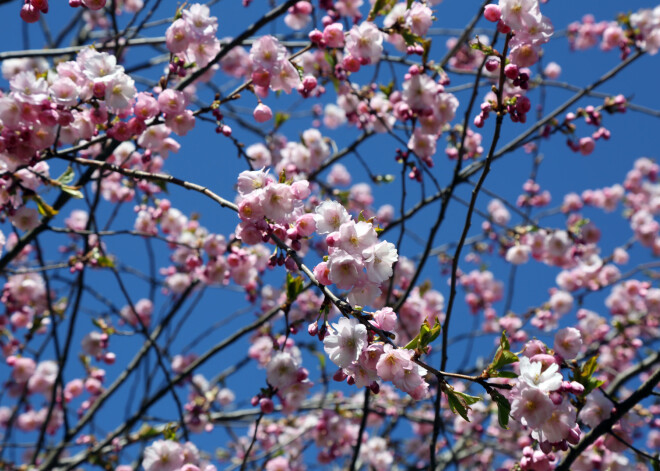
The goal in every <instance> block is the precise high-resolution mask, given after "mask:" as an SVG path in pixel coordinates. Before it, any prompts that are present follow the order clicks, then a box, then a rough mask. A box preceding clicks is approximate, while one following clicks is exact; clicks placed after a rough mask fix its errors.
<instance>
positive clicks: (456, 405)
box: [445, 390, 470, 422]
mask: <svg viewBox="0 0 660 471" xmlns="http://www.w3.org/2000/svg"><path fill="white" fill-rule="evenodd" d="M445 392H446V393H447V400H448V401H449V408H450V409H451V411H452V412H453V413H454V414H459V415H460V416H461V417H463V418H464V419H465V420H466V421H468V422H469V421H470V419H468V415H467V409H468V408H467V407H466V406H465V405H464V404H463V403H462V402H461V400H460V399H459V397H458V395H457V394H456V392H455V391H452V390H447V391H445Z"/></svg>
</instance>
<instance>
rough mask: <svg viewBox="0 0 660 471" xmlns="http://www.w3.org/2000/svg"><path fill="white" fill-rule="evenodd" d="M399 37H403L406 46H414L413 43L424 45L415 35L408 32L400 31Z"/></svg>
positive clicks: (422, 40)
mask: <svg viewBox="0 0 660 471" xmlns="http://www.w3.org/2000/svg"><path fill="white" fill-rule="evenodd" d="M401 36H402V37H403V39H404V41H406V45H407V46H414V45H415V43H420V44H422V45H423V44H424V39H423V38H421V37H420V36H417V35H416V34H413V33H411V32H410V31H408V30H403V31H401Z"/></svg>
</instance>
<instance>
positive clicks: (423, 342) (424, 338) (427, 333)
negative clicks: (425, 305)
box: [403, 319, 442, 351]
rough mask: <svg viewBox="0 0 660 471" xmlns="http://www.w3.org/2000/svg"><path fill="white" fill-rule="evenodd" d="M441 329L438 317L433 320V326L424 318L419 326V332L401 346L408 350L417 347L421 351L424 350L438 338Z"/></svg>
mask: <svg viewBox="0 0 660 471" xmlns="http://www.w3.org/2000/svg"><path fill="white" fill-rule="evenodd" d="M441 329H442V326H441V325H440V323H439V322H438V319H436V320H435V324H434V325H433V327H431V326H430V325H429V322H428V319H426V320H424V322H423V323H422V325H421V326H420V328H419V334H417V335H416V336H415V338H414V339H412V340H411V341H410V342H408V344H407V345H406V346H405V347H403V348H406V349H408V350H416V349H419V350H421V351H426V347H428V345H429V344H430V343H431V342H433V341H434V340H435V339H437V338H438V335H440V330H441Z"/></svg>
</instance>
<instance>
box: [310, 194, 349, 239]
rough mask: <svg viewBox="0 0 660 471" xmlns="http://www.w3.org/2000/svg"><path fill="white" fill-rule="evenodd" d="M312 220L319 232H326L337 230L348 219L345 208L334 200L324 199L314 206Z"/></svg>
mask: <svg viewBox="0 0 660 471" xmlns="http://www.w3.org/2000/svg"><path fill="white" fill-rule="evenodd" d="M315 212H316V214H315V215H314V220H315V221H316V231H317V232H318V233H319V234H328V233H330V232H335V231H337V230H339V228H340V227H341V225H342V224H343V223H345V222H347V221H348V220H349V219H350V216H349V215H348V212H347V211H346V208H344V207H343V206H342V205H341V204H339V203H338V202H336V201H324V202H323V203H321V204H320V205H319V206H317V207H316V210H315Z"/></svg>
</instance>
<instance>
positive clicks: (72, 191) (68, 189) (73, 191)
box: [61, 185, 83, 199]
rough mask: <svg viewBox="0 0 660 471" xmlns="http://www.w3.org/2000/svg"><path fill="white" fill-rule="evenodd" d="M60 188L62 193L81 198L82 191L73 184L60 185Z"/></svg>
mask: <svg viewBox="0 0 660 471" xmlns="http://www.w3.org/2000/svg"><path fill="white" fill-rule="evenodd" d="M61 188H62V191H63V192H64V193H66V194H68V195H71V196H73V197H74V198H77V199H82V198H83V194H82V192H81V191H80V190H79V189H78V188H77V187H75V186H69V185H62V186H61Z"/></svg>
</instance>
